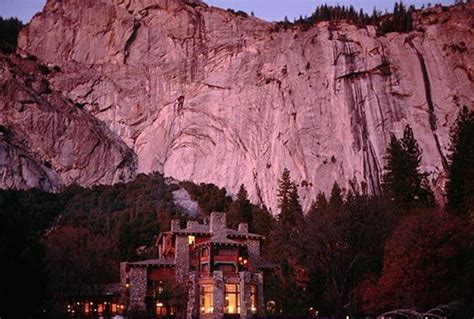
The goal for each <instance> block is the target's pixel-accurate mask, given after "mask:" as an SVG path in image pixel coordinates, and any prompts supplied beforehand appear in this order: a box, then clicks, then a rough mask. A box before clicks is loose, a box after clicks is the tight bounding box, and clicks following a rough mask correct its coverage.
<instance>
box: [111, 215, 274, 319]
mask: <svg viewBox="0 0 474 319" xmlns="http://www.w3.org/2000/svg"><path fill="white" fill-rule="evenodd" d="M262 240H263V236H260V235H258V234H253V233H250V232H249V231H248V226H247V224H240V225H239V227H238V229H237V230H235V229H229V228H226V215H225V213H218V212H214V213H212V214H211V217H210V221H209V223H208V224H207V225H203V224H199V223H197V222H193V221H189V222H188V223H187V226H186V228H181V227H180V223H179V221H178V220H173V221H172V222H171V229H170V231H168V232H164V233H161V234H160V235H159V237H158V240H157V242H156V246H157V248H158V256H159V258H158V259H150V260H145V261H139V262H123V263H121V266H120V267H121V269H120V277H121V283H122V286H123V287H124V292H123V294H122V295H123V299H124V301H125V304H126V308H127V309H129V310H134V311H141V312H146V313H147V314H148V315H154V316H164V315H173V314H174V312H175V310H174V309H173V308H169V307H165V305H164V303H163V301H162V300H160V296H161V295H160V292H162V291H163V287H164V286H165V285H166V283H177V287H186V288H185V289H186V290H187V291H184V294H186V295H187V311H186V317H187V318H189V319H191V318H213V319H214V318H216V319H217V318H242V319H246V318H252V317H255V316H262V315H263V313H264V297H263V293H264V292H263V272H262V271H263V269H264V268H266V267H268V264H267V265H265V264H264V263H262V261H261V259H260V246H261V241H262Z"/></svg>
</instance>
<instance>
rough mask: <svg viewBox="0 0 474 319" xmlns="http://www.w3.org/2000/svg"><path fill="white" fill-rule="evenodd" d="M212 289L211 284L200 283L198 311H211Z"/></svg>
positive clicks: (212, 307)
mask: <svg viewBox="0 0 474 319" xmlns="http://www.w3.org/2000/svg"><path fill="white" fill-rule="evenodd" d="M212 294H213V289H212V285H201V300H200V305H199V309H200V311H199V312H200V313H213V312H214V304H213V296H212Z"/></svg>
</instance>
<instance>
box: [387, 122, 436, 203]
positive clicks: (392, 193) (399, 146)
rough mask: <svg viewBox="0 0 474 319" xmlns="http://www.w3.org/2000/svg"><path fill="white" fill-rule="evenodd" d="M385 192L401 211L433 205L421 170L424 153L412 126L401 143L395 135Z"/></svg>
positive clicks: (388, 163)
mask: <svg viewBox="0 0 474 319" xmlns="http://www.w3.org/2000/svg"><path fill="white" fill-rule="evenodd" d="M385 159H386V161H387V162H386V166H385V170H386V172H385V174H384V176H383V183H382V189H383V191H384V194H385V196H386V197H387V198H388V199H389V200H390V201H391V202H392V203H394V204H395V205H396V207H397V208H401V209H402V210H409V209H411V208H414V207H431V206H433V205H434V197H433V193H432V191H431V190H430V188H429V187H428V183H427V180H426V177H427V174H425V173H421V172H420V170H419V167H420V163H421V150H420V147H419V146H418V143H417V141H416V140H415V137H414V135H413V130H412V129H411V127H410V126H409V125H407V126H406V127H405V130H404V132H403V137H402V138H401V139H400V140H398V139H397V138H396V137H395V136H393V135H392V137H391V139H390V144H389V147H388V149H387V154H386V157H385Z"/></svg>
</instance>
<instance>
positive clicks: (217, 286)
mask: <svg viewBox="0 0 474 319" xmlns="http://www.w3.org/2000/svg"><path fill="white" fill-rule="evenodd" d="M212 279H213V281H214V287H213V296H212V298H213V303H214V304H213V307H214V314H213V317H212V318H213V319H223V318H224V305H225V292H224V289H225V284H224V274H223V273H222V271H218V270H216V271H214V272H213V273H212Z"/></svg>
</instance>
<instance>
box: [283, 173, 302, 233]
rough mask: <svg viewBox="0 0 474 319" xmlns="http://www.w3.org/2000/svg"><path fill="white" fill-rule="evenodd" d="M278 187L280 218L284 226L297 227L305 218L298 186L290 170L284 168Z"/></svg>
mask: <svg viewBox="0 0 474 319" xmlns="http://www.w3.org/2000/svg"><path fill="white" fill-rule="evenodd" d="M278 184H279V188H278V193H277V196H278V208H280V214H279V215H278V220H279V222H280V223H281V224H282V226H284V227H287V228H289V229H293V228H295V226H297V224H298V223H300V222H301V221H302V220H303V209H302V208H301V204H300V202H299V195H298V186H297V185H296V184H295V182H294V181H293V180H292V179H291V175H290V171H289V170H288V169H286V168H285V169H284V170H283V173H282V176H281V179H280V181H279V183H278Z"/></svg>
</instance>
